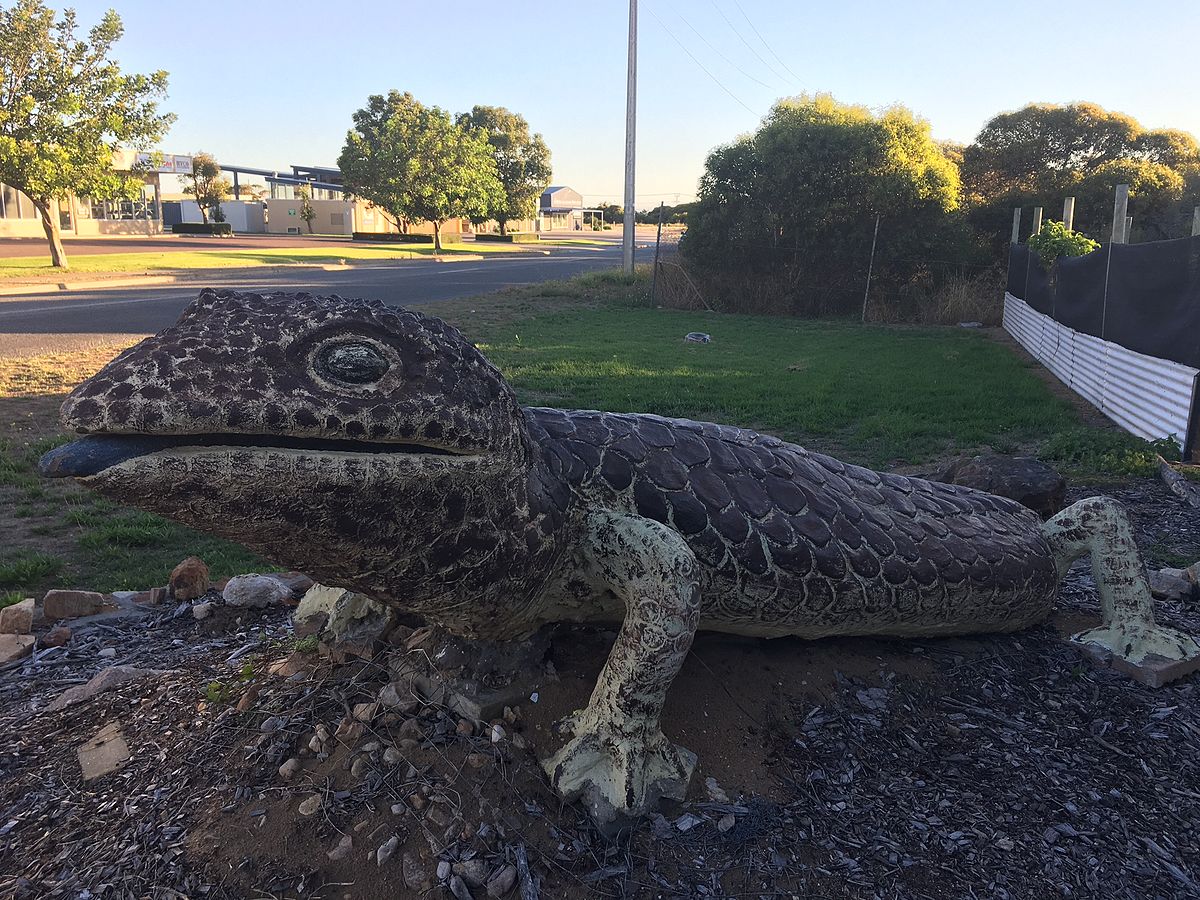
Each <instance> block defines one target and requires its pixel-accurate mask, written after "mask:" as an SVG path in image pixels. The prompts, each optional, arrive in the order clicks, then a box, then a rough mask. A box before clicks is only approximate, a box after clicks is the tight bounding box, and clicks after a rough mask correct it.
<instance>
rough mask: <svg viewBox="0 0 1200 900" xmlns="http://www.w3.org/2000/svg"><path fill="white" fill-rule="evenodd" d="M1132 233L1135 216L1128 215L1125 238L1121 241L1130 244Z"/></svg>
mask: <svg viewBox="0 0 1200 900" xmlns="http://www.w3.org/2000/svg"><path fill="white" fill-rule="evenodd" d="M1132 234H1133V216H1126V217H1125V240H1123V241H1121V243H1122V244H1128V243H1129V238H1130V236H1131V235H1132Z"/></svg>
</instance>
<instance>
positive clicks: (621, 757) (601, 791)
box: [542, 714, 696, 826]
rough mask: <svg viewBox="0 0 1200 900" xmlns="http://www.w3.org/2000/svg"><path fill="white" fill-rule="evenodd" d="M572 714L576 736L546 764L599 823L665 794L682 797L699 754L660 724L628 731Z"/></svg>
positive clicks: (556, 783)
mask: <svg viewBox="0 0 1200 900" xmlns="http://www.w3.org/2000/svg"><path fill="white" fill-rule="evenodd" d="M571 718H572V719H573V721H572V722H571V724H570V726H568V727H570V728H571V730H573V731H575V732H576V735H577V736H576V737H574V738H572V739H571V740H570V741H568V742H567V744H566V746H565V747H563V748H562V749H561V750H559V751H558V752H557V753H555V754H554V755H553V756H551V757H550V758H549V759H547V760H545V761H543V763H542V766H543V768H545V770H546V772H547V773H548V774H549V775H550V783H551V785H552V786H553V788H554V790H555V791H557V792H558V794H559V795H560V796H562V797H563V799H565V800H568V801H570V800H574V799H576V798H579V799H581V800H582V801H583V804H584V806H585V807H586V808H587V810H588V812H589V813H591V816H592V819H593V820H595V822H596V823H597V824H598V825H601V826H604V825H606V824H608V823H613V822H615V821H620V820H623V819H625V818H627V817H634V816H640V815H642V814H644V813H646V812H647V811H649V810H650V809H651V808H653V806H654V805H655V804H656V803H657V802H658V801H659V800H660V799H662V798H664V797H666V798H670V799H673V800H682V799H683V797H684V795H685V794H686V793H687V787H688V783H689V782H690V781H691V778H692V770H693V769H694V768H695V766H696V754H694V753H692V752H691V751H690V750H686V749H684V748H683V747H680V746H678V745H676V744H672V743H671V742H670V741H668V740H667V739H666V737H665V736H664V735H663V733H662V732H661V731H659V730H658V729H657V728H654V729H652V730H651V729H644V730H638V731H635V732H629V731H625V730H624V729H616V728H613V727H612V726H606V725H595V724H593V725H591V726H590V727H586V726H584V725H583V724H582V722H581V721H580V719H581V718H582V717H581V716H579V715H578V714H577V715H576V716H574V717H571Z"/></svg>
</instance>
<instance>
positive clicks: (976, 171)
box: [962, 103, 1200, 246]
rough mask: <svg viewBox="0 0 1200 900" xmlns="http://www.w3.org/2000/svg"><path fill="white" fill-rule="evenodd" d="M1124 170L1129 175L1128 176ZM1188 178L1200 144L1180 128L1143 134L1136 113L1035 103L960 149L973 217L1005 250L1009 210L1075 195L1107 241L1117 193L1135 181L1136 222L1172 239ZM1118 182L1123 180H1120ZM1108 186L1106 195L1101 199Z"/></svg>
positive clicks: (1199, 161)
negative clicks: (1115, 189) (1118, 187)
mask: <svg viewBox="0 0 1200 900" xmlns="http://www.w3.org/2000/svg"><path fill="white" fill-rule="evenodd" d="M1122 172H1124V173H1125V176H1122V174H1121V173H1122ZM1168 172H1172V173H1175V175H1177V176H1179V178H1180V179H1183V180H1184V181H1186V180H1187V179H1188V178H1189V177H1190V176H1191V174H1192V173H1197V174H1200V145H1197V143H1196V139H1195V138H1194V137H1192V136H1191V135H1190V134H1188V133H1187V132H1184V131H1178V130H1174V129H1162V130H1147V129H1145V128H1143V127H1142V126H1141V124H1140V123H1139V122H1138V121H1137V120H1136V119H1134V118H1133V117H1132V116H1128V115H1125V114H1124V113H1119V112H1112V111H1110V110H1106V109H1104V108H1103V107H1100V106H1097V105H1096V104H1094V103H1073V104H1068V105H1065V106H1058V105H1054V104H1049V103H1034V104H1030V105H1029V106H1026V107H1024V108H1022V109H1019V110H1016V111H1015V112H1006V113H1001V114H1000V115H997V116H994V117H993V118H992V119H991V120H990V121H989V122H988V123H987V124H986V125H985V126H984V127H983V130H982V131H980V133H979V135H978V136H977V137H976V138H975V141H974V143H972V144H971V145H970V146H968V147H967V148H966V149H965V150H964V151H963V163H962V175H963V184H964V188H965V192H966V201H967V203H968V205H969V206H970V207H971V220H972V221H973V222H974V223H975V224H976V226H977V227H978V228H979V229H980V231H981V232H982V233H985V234H988V235H992V236H993V242H994V243H995V244H996V245H997V246H999V245H1000V244H1001V243H1005V242H1006V241H1007V234H1008V228H1007V223H1008V220H1009V216H1010V215H1011V210H1012V208H1013V207H1016V206H1022V207H1028V206H1042V205H1049V204H1051V203H1053V202H1056V201H1061V199H1062V198H1063V197H1066V196H1075V197H1076V209H1075V219H1076V222H1077V223H1082V224H1083V227H1085V228H1086V229H1087V230H1089V231H1090V232H1091V233H1092V235H1093V236H1096V237H1102V238H1107V237H1108V229H1109V227H1110V224H1111V223H1110V220H1111V216H1112V187H1113V186H1114V185H1116V184H1117V183H1130V184H1131V186H1132V183H1133V181H1138V182H1139V185H1140V186H1139V187H1138V188H1137V189H1136V190H1135V191H1133V192H1132V193H1134V194H1137V195H1138V196H1139V198H1140V200H1139V201H1138V202H1137V203H1136V205H1135V210H1136V211H1135V221H1137V222H1138V223H1139V227H1142V228H1143V229H1145V233H1147V234H1150V235H1154V236H1161V237H1170V236H1173V235H1174V234H1176V233H1178V231H1179V225H1178V221H1179V220H1181V219H1182V216H1181V209H1180V201H1181V200H1182V198H1183V197H1184V189H1183V187H1182V185H1181V184H1180V182H1179V181H1178V180H1177V179H1176V178H1174V177H1171V176H1170V175H1168V174H1167V173H1168ZM1121 177H1127V179H1128V180H1127V181H1126V182H1121V181H1120V179H1121ZM1103 185H1108V187H1107V191H1108V197H1107V201H1106V202H1104V201H1102V200H1101V199H1100V198H1099V193H1102V190H1101V189H1102V187H1103Z"/></svg>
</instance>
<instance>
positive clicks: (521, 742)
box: [512, 734, 529, 750]
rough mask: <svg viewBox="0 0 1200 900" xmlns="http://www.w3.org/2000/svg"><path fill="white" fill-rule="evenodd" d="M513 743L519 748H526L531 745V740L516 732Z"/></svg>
mask: <svg viewBox="0 0 1200 900" xmlns="http://www.w3.org/2000/svg"><path fill="white" fill-rule="evenodd" d="M512 745H513V746H514V747H516V748H517V749H518V750H525V749H526V748H528V747H529V741H527V740H525V738H523V737H522V736H521V735H520V734H514V735H513V736H512Z"/></svg>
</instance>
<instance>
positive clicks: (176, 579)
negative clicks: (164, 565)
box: [167, 556, 210, 601]
mask: <svg viewBox="0 0 1200 900" xmlns="http://www.w3.org/2000/svg"><path fill="white" fill-rule="evenodd" d="M209 585H210V582H209V578H208V566H206V565H205V564H204V560H202V559H201V558H200V557H198V556H189V557H188V558H187V559H185V560H184V561H183V562H181V563H180V564H179V565H177V566H176V567H175V568H174V569H172V570H171V577H170V579H168V581H167V592H168V594H169V595H170V596H171V597H172V598H173V599H174V600H176V601H180V600H195V599H196V598H197V597H203V596H204V595H205V594H207V593H208V588H209Z"/></svg>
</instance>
